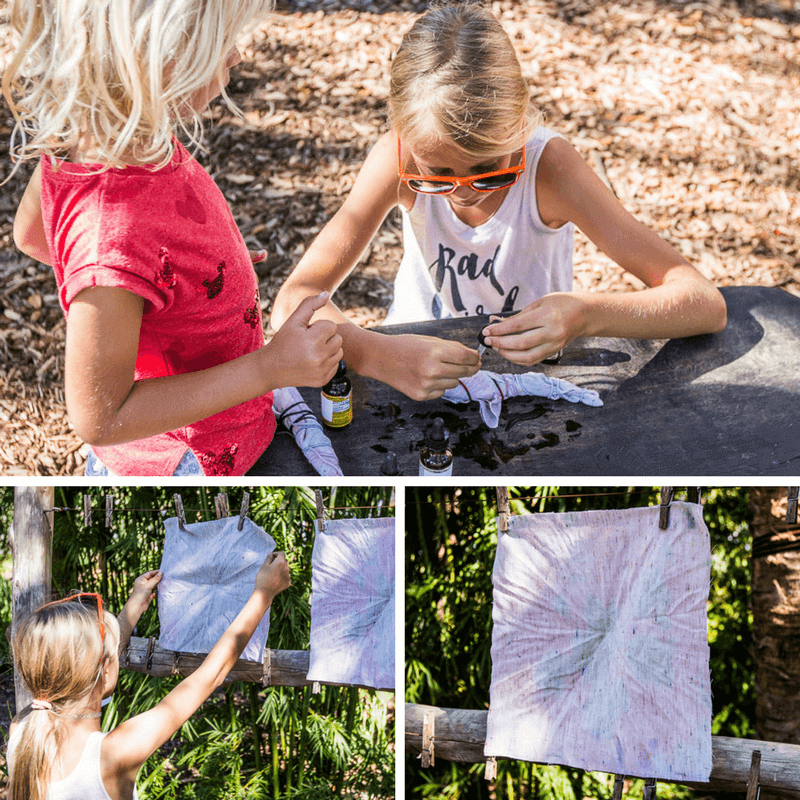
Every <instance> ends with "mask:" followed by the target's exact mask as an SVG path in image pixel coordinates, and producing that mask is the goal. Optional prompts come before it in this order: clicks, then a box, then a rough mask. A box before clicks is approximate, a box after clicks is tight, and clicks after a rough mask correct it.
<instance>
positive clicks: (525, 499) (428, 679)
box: [406, 487, 755, 800]
mask: <svg viewBox="0 0 800 800" xmlns="http://www.w3.org/2000/svg"><path fill="white" fill-rule="evenodd" d="M509 496H510V502H511V510H512V512H513V513H517V514H522V513H533V512H542V511H546V512H563V511H581V510H592V509H603V508H632V507H636V506H646V505H656V504H658V502H659V490H658V488H655V487H629V488H627V489H626V488H624V487H616V488H615V487H612V488H605V487H596V488H586V487H512V488H510V489H509ZM747 500H748V490H747V489H735V488H725V489H713V490H711V491H709V492H708V493H707V494H705V496H704V518H705V521H706V524H707V526H708V528H709V533H710V537H711V546H712V574H711V592H710V596H709V604H708V615H709V644H710V649H711V675H712V686H713V714H714V718H713V732H714V734H720V735H728V736H752V733H753V719H754V711H755V701H754V688H753V678H752V676H753V662H752V655H751V643H752V638H751V630H752V614H751V611H750V560H749V552H750V534H749V533H748V530H747V520H748V512H747ZM496 514H497V509H496V499H495V490H494V489H487V488H477V487H462V488H459V487H446V488H444V487H443V488H435V489H434V488H409V489H408V490H407V494H406V701H407V702H411V703H423V704H430V705H437V706H443V707H452V708H471V709H483V708H488V705H489V684H490V681H491V658H490V647H491V612H492V605H491V601H492V583H491V572H492V565H493V563H494V555H495V549H496V547H497V529H496V521H495V517H496ZM642 785H643V782H642V781H634V782H632V784H631V788H630V789H629V790H627V791H628V793H629V794H630V795H631V796H636V795H637V794H638V795H641V791H642ZM612 792H613V776H609V775H604V774H600V773H597V774H595V773H584V772H583V771H582V770H574V769H564V768H560V767H552V766H542V765H535V764H528V763H525V762H521V761H519V762H518V761H510V760H506V759H499V760H498V762H497V780H496V782H494V783H493V784H487V782H486V781H485V780H484V779H483V765H482V764H477V765H475V764H473V765H465V764H457V763H454V762H447V761H444V760H439V761H437V762H436V765H435V766H434V767H431V768H429V769H424V770H423V769H421V768H420V767H419V762H418V761H417V760H416V759H414V758H412V757H409V758H408V759H407V763H406V794H407V796H409V797H422V798H431V799H432V800H433V799H435V800H443V799H444V798H448V799H450V798H453V799H456V798H457V799H458V800H465V799H466V798H470V800H472V798H482V797H486V798H489V797H490V796H491V797H492V798H493V799H494V800H499V798H508V800H517V798H521V797H525V798H536V800H556V799H557V800H582V798H584V797H592V798H598V799H599V800H610V798H611V795H612ZM659 796H660V797H662V798H672V800H678V799H679V798H684V797H686V798H688V797H691V796H692V793H691V791H690V790H688V789H686V788H684V787H680V786H677V785H670V784H663V783H662V784H659Z"/></svg>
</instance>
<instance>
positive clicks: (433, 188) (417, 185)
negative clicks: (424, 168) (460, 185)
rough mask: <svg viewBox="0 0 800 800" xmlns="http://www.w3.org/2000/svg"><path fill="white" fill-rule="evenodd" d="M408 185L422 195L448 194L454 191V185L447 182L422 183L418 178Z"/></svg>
mask: <svg viewBox="0 0 800 800" xmlns="http://www.w3.org/2000/svg"><path fill="white" fill-rule="evenodd" d="M408 185H409V186H410V187H411V188H412V189H413V190H414V191H415V192H420V193H421V194H447V193H448V192H452V191H453V184H452V183H448V182H447V181H421V180H419V179H417V178H412V179H411V180H410V181H409V182H408Z"/></svg>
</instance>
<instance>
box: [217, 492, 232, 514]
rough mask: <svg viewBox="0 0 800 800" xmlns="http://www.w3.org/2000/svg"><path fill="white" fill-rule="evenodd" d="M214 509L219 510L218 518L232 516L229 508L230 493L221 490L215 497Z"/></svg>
mask: <svg viewBox="0 0 800 800" xmlns="http://www.w3.org/2000/svg"><path fill="white" fill-rule="evenodd" d="M214 509H215V511H216V512H217V519H223V518H225V517H229V516H230V511H229V509H228V493H227V492H220V493H219V494H218V495H217V496H216V497H215V498H214Z"/></svg>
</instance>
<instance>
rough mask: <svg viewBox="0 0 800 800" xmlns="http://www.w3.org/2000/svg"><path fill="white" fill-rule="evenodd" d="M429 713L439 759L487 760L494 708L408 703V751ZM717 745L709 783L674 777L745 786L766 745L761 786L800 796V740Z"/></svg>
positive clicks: (715, 740) (416, 744)
mask: <svg viewBox="0 0 800 800" xmlns="http://www.w3.org/2000/svg"><path fill="white" fill-rule="evenodd" d="M426 712H427V713H428V714H429V715H432V716H433V751H434V754H435V756H436V758H445V759H449V760H451V761H464V762H467V763H480V762H482V761H486V756H485V755H484V754H483V745H484V742H485V741H486V719H487V716H488V714H489V712H488V711H470V710H465V709H458V708H437V707H436V706H424V705H417V704H415V703H406V733H405V739H406V750H409V751H411V752H412V753H420V752H421V751H422V728H423V718H424V716H425V714H426ZM711 745H712V768H711V779H710V781H709V783H687V782H683V781H673V782H674V783H685V785H686V786H690V787H693V788H698V789H705V790H709V789H710V790H713V791H722V790H725V791H745V790H746V789H747V781H748V778H749V777H750V764H751V761H752V754H753V751H754V750H760V751H761V778H760V784H761V786H763V787H769V788H774V789H783V790H788V794H787V795H786V796H787V797H797V798H800V745H796V744H780V743H776V742H762V741H758V740H757V739H735V738H732V737H729V736H712V737H711ZM641 777H644V776H641Z"/></svg>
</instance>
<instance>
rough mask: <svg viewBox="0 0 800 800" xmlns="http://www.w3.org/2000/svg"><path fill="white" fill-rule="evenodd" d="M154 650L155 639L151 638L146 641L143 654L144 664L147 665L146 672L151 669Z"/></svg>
mask: <svg viewBox="0 0 800 800" xmlns="http://www.w3.org/2000/svg"><path fill="white" fill-rule="evenodd" d="M155 649H156V637H155V636H151V637H150V638H149V639H148V640H147V651H146V652H145V656H144V658H145V663H146V664H147V671H148V672H150V670H151V669H153V651H154V650H155Z"/></svg>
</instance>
